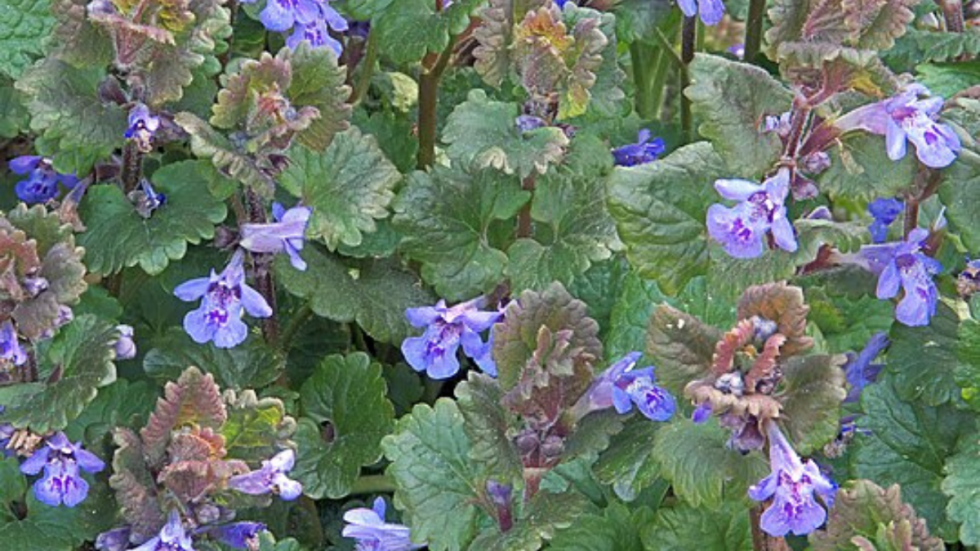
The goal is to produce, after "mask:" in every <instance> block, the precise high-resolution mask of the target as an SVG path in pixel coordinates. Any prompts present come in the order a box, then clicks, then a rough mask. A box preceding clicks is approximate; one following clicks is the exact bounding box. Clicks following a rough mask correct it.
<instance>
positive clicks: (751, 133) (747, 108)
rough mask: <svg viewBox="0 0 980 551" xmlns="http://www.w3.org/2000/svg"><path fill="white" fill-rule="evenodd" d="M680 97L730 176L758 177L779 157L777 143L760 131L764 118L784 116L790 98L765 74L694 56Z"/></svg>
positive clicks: (746, 66) (776, 138)
mask: <svg viewBox="0 0 980 551" xmlns="http://www.w3.org/2000/svg"><path fill="white" fill-rule="evenodd" d="M690 71H691V82H692V84H691V86H690V87H688V88H687V89H686V90H685V91H684V94H685V95H686V96H687V97H688V98H689V99H690V100H691V111H692V112H693V113H694V115H695V116H696V117H698V118H699V119H700V120H701V125H700V126H699V127H698V133H700V134H701V136H703V137H705V138H706V139H708V140H710V141H711V143H712V145H714V149H715V151H717V152H718V155H720V156H721V159H722V161H723V162H724V163H725V164H726V165H728V168H729V169H730V172H731V173H732V174H734V175H736V176H739V177H742V178H748V179H753V178H758V177H760V176H762V175H763V174H764V173H765V172H767V171H768V170H770V169H772V167H773V165H774V163H775V162H776V161H778V160H779V158H780V157H781V156H782V150H783V145H782V140H780V139H779V136H777V135H776V133H774V132H770V133H762V132H760V131H759V122H760V121H762V120H763V119H764V117H765V116H766V115H776V116H779V115H780V114H782V113H784V112H786V111H789V108H790V104H791V103H792V100H793V94H792V92H790V91H789V90H788V89H786V88H785V87H784V86H783V85H782V84H780V83H779V81H778V80H776V79H774V78H773V77H771V76H770V75H769V73H767V72H766V71H765V70H763V69H761V68H759V67H756V66H755V65H750V64H748V63H739V62H736V61H731V60H728V59H725V58H723V57H718V56H712V55H705V54H698V55H697V56H696V57H695V58H694V61H693V62H692V63H691V68H690Z"/></svg>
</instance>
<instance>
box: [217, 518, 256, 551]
mask: <svg viewBox="0 0 980 551" xmlns="http://www.w3.org/2000/svg"><path fill="white" fill-rule="evenodd" d="M264 530H265V524H262V523H261V522H247V521H246V522H234V523H232V524H226V525H224V526H218V527H215V528H212V529H211V530H209V531H208V533H209V534H210V535H211V537H213V538H214V539H216V540H218V541H220V542H221V543H223V544H225V545H227V546H228V547H231V548H232V549H249V550H251V549H258V547H259V532H262V531H264Z"/></svg>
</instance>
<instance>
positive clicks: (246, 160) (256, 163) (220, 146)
mask: <svg viewBox="0 0 980 551" xmlns="http://www.w3.org/2000/svg"><path fill="white" fill-rule="evenodd" d="M174 121H175V122H176V123H177V124H178V125H179V126H180V127H181V128H183V129H184V131H185V132H187V133H188V134H190V136H191V151H193V152H194V155H196V156H197V157H199V158H203V159H210V160H211V164H213V165H214V167H215V168H217V169H218V170H219V171H221V173H222V174H225V175H227V176H229V177H231V178H234V179H236V180H238V181H240V182H242V183H243V184H245V185H247V186H249V187H251V188H253V189H256V190H259V191H264V192H266V193H271V190H273V189H275V186H276V182H275V179H274V178H273V176H274V175H275V174H276V173H277V172H278V169H277V168H276V167H274V166H272V164H270V163H269V161H268V159H264V158H259V159H254V158H252V157H250V156H248V155H246V154H245V153H244V152H242V151H241V150H239V149H238V148H236V147H235V145H234V144H232V142H231V141H230V140H228V139H227V138H225V137H224V136H222V135H221V133H220V132H218V131H217V130H215V129H214V128H212V127H211V125H209V124H208V123H206V122H205V121H204V120H202V119H201V118H199V117H198V116H197V115H194V114H193V113H188V112H186V111H184V112H182V113H177V115H175V116H174Z"/></svg>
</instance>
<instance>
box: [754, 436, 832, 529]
mask: <svg viewBox="0 0 980 551" xmlns="http://www.w3.org/2000/svg"><path fill="white" fill-rule="evenodd" d="M766 431H767V432H768V434H769V465H770V468H771V469H772V474H770V475H769V476H767V477H766V478H764V479H762V480H760V481H759V482H758V483H757V484H756V485H754V486H752V487H751V488H749V497H751V498H752V499H754V500H756V501H765V500H767V499H769V498H772V499H773V502H772V504H771V505H770V506H769V508H768V509H766V511H765V512H764V513H762V517H761V519H760V522H759V526H760V527H761V528H762V530H763V531H765V532H766V533H767V534H769V535H770V536H774V537H782V536H785V535H786V534H788V533H790V532H792V533H793V534H795V535H797V536H802V535H805V534H809V533H810V532H812V531H814V530H816V529H817V528H818V527H820V525H822V524H823V523H824V521H825V520H826V519H827V511H825V510H824V508H823V506H821V505H820V504H819V503H818V502H817V500H816V496H815V495H814V494H817V495H819V496H820V497H821V498H822V500H823V502H824V503H826V504H827V505H828V506H830V505H832V504H833V498H834V494H835V492H836V491H837V485H836V484H834V482H833V481H832V480H830V479H828V478H827V477H825V476H824V475H823V473H821V472H820V469H819V468H818V467H817V464H816V463H814V462H813V460H812V459H810V460H808V461H807V462H806V463H803V461H802V460H801V459H800V456H799V455H797V454H796V451H795V450H793V448H792V447H791V446H790V445H789V442H787V441H786V438H785V437H784V436H783V433H781V432H780V431H779V428H778V427H777V426H776V424H775V423H774V422H772V421H770V422H769V423H768V425H767V426H766Z"/></svg>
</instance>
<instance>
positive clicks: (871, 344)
mask: <svg viewBox="0 0 980 551" xmlns="http://www.w3.org/2000/svg"><path fill="white" fill-rule="evenodd" d="M888 344H889V342H888V335H887V334H885V333H876V334H875V335H874V336H872V337H871V338H870V339H868V343H867V344H865V345H864V349H862V350H861V352H859V353H857V354H855V353H853V352H848V353H847V363H845V364H844V373H845V375H846V376H847V382H848V384H849V385H851V390H850V391H849V392H848V393H847V398H845V399H844V403H845V404H847V403H853V402H857V401H858V399H859V398H860V397H861V391H863V390H864V387H866V386H868V385H869V384H871V383H873V382H875V381H876V380H877V379H878V374H879V373H881V370H882V368H884V365H882V364H873V363H871V362H873V361H874V359H875V358H877V357H878V355H879V354H881V351H882V350H884V349H885V348H888Z"/></svg>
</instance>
